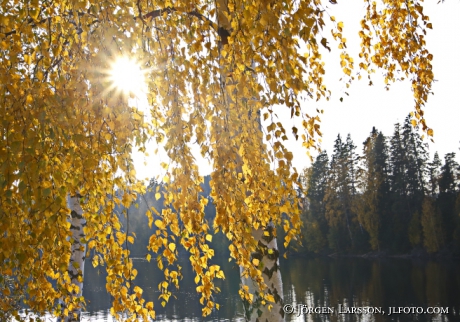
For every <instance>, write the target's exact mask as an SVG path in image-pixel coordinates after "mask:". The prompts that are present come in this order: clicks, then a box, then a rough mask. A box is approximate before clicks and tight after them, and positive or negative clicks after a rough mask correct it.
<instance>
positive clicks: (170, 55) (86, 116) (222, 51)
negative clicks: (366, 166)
mask: <svg viewBox="0 0 460 322" xmlns="http://www.w3.org/2000/svg"><path fill="white" fill-rule="evenodd" d="M330 2H332V3H335V2H336V1H330ZM327 3H329V2H327ZM365 8H366V14H365V16H364V17H363V19H362V21H361V26H362V28H361V31H360V33H359V34H360V37H361V39H362V44H361V53H360V55H359V56H360V57H359V58H360V62H359V64H358V66H359V70H360V71H361V72H363V71H364V72H368V73H369V74H372V73H373V72H374V69H375V68H380V69H382V70H383V74H384V78H385V81H386V83H388V86H390V85H389V84H391V83H392V82H394V81H395V80H396V79H397V78H398V77H399V76H403V77H405V78H408V79H409V80H410V83H411V86H410V88H408V90H412V92H413V94H414V121H415V123H416V124H419V125H420V126H421V128H422V129H423V131H425V132H426V133H427V134H428V135H429V136H431V135H432V134H433V131H432V130H431V129H430V128H428V126H427V125H426V122H425V119H424V117H423V115H424V114H423V106H424V104H425V103H426V101H427V99H428V94H429V93H430V91H431V85H432V82H433V73H432V67H431V60H432V55H431V54H430V53H429V51H428V50H427V48H426V43H425V39H424V36H425V33H426V29H427V28H428V29H429V28H431V24H430V23H429V22H428V17H427V16H426V15H425V14H424V13H423V6H422V5H421V2H420V1H411V2H407V1H401V0H381V1H377V2H372V3H371V2H369V1H365ZM326 10H327V8H326V6H325V2H323V1H320V0H311V1H261V2H252V1H227V0H218V1H203V0H196V1H183V0H175V1H169V0H168V1H156V2H152V1H147V0H139V1H130V0H127V1H124V2H122V3H119V2H112V1H106V0H103V1H95V0H87V1H70V2H65V1H42V0H32V1H27V2H25V1H4V2H2V4H1V6H0V77H1V82H0V83H1V84H2V85H1V86H0V97H1V103H0V115H2V118H1V122H0V123H1V128H0V131H1V136H2V140H1V141H0V164H1V166H0V189H1V193H0V219H1V220H0V230H1V231H3V232H4V233H3V234H1V236H0V262H1V263H2V265H0V276H13V275H14V276H15V278H16V281H17V285H16V286H17V289H18V290H22V291H23V292H27V293H28V297H27V301H26V304H27V305H28V306H29V307H30V308H31V310H32V311H34V312H38V313H43V312H45V311H51V312H54V313H55V314H57V315H59V314H61V312H60V310H59V308H58V307H56V301H57V300H58V299H62V300H63V301H64V303H65V305H66V308H65V310H67V311H65V312H64V314H67V315H69V314H71V313H72V312H74V311H75V310H74V309H76V308H77V309H79V308H80V307H81V306H82V305H83V304H84V299H82V298H81V297H80V296H75V295H76V294H78V292H79V291H80V288H79V286H78V283H77V282H76V281H75V280H74V279H72V276H71V275H72V274H70V273H69V271H68V267H69V262H70V259H71V254H72V251H74V250H75V248H73V247H75V245H74V246H72V245H73V244H72V241H74V240H75V239H74V238H73V237H72V236H73V233H72V229H71V226H72V224H71V222H70V221H69V207H68V206H67V204H66V198H67V196H68V195H69V194H70V195H71V196H72V195H74V194H75V193H76V191H78V193H79V194H81V195H82V196H87V200H88V201H87V202H85V203H84V204H81V205H80V206H81V207H82V211H83V219H84V220H85V221H86V227H85V228H84V229H83V232H84V238H83V239H80V242H81V245H82V246H83V244H86V247H87V251H90V252H91V254H94V257H93V258H92V262H93V264H94V265H98V264H100V263H101V262H103V263H104V264H105V267H106V269H107V273H108V277H107V290H108V291H109V292H110V293H111V294H112V296H113V298H114V301H113V308H112V311H111V312H112V313H113V314H114V315H115V314H117V313H118V312H128V314H129V316H130V319H132V320H135V319H137V318H143V319H147V317H148V316H150V317H154V316H155V313H154V309H153V303H152V302H146V301H145V300H144V299H143V297H142V289H141V288H139V287H138V286H135V285H133V283H135V277H136V275H137V271H136V269H135V268H134V267H133V265H132V262H131V261H130V259H129V251H128V250H127V249H126V248H124V247H123V245H124V243H125V241H126V240H128V241H129V242H131V241H132V240H133V236H126V235H125V234H123V233H121V231H120V229H121V225H120V222H119V220H118V218H117V216H116V215H115V214H114V212H113V209H114V207H115V205H116V204H122V205H123V206H125V207H127V206H129V205H130V203H131V202H132V201H133V200H135V198H136V193H144V192H145V188H144V187H143V185H142V184H141V183H139V182H137V181H136V179H135V171H134V170H133V169H134V167H133V165H132V160H131V152H132V150H133V149H140V150H141V151H145V145H144V143H145V142H146V140H147V139H149V138H150V139H153V140H155V141H156V142H158V143H161V142H164V147H165V149H166V151H167V154H168V157H169V159H170V162H169V164H163V166H164V168H165V172H166V175H165V176H164V178H162V179H163V182H164V188H165V191H164V192H161V193H162V194H163V196H162V197H163V198H164V200H165V206H166V208H165V209H164V210H163V211H162V212H161V213H159V212H157V211H155V209H151V210H149V211H147V213H146V215H147V217H148V218H149V221H150V224H151V225H153V224H154V225H155V226H157V227H158V230H157V231H158V232H157V233H156V234H154V235H153V236H151V238H150V244H149V249H150V250H151V251H152V252H154V253H157V254H158V255H160V256H159V257H158V258H160V260H158V266H159V267H160V268H161V269H163V270H164V275H165V281H164V282H163V283H162V284H161V291H162V294H161V300H162V301H164V302H167V300H168V299H169V297H170V296H171V290H170V288H171V286H172V285H177V284H178V281H179V277H180V276H179V274H180V273H179V270H178V269H175V268H174V264H175V262H176V259H177V254H178V253H177V247H178V246H179V245H182V246H183V247H185V248H186V249H187V250H188V251H189V252H190V255H191V256H190V262H191V265H192V267H193V270H194V272H195V273H196V277H195V281H196V283H197V291H198V292H199V293H200V294H201V303H202V305H203V315H208V314H209V313H210V312H211V311H212V310H213V309H215V308H218V304H217V303H214V302H213V300H212V298H213V297H212V294H213V293H215V292H217V291H218V289H217V288H216V287H215V285H214V283H213V280H214V279H215V278H223V277H224V273H223V272H222V271H221V270H220V268H219V267H218V266H217V265H213V264H212V263H211V259H212V257H213V251H212V250H211V249H210V248H209V245H208V243H209V240H210V239H211V238H212V232H213V231H218V230H221V231H222V232H224V233H225V235H226V236H227V237H228V239H229V240H230V241H231V246H230V254H231V257H232V258H233V259H234V260H235V262H236V263H237V264H238V265H239V266H240V267H241V268H242V274H243V276H244V278H248V279H250V280H251V281H253V283H255V284H254V285H255V286H256V287H255V290H256V292H257V299H256V298H255V297H254V294H253V293H251V292H250V291H249V289H248V288H245V287H242V289H241V292H240V294H241V296H242V298H243V299H244V300H246V301H248V302H249V303H253V302H254V301H255V300H260V303H261V305H262V306H261V307H263V309H264V310H265V308H266V309H270V308H271V307H273V308H274V307H275V305H276V304H277V303H279V298H278V297H277V296H276V294H274V293H273V291H271V290H270V285H267V282H266V280H265V279H264V277H263V271H264V267H263V265H261V263H263V261H262V262H261V261H256V260H255V259H256V258H254V256H253V254H254V253H257V251H260V249H261V248H260V247H259V246H258V243H257V237H256V236H255V235H254V234H253V230H252V228H254V229H255V230H256V231H259V229H261V230H262V231H269V230H270V227H271V225H272V224H273V225H275V226H278V225H281V224H282V225H283V227H284V229H285V231H286V232H287V234H286V237H285V241H284V242H285V243H286V245H287V244H289V242H290V241H291V240H292V239H294V238H296V236H297V235H298V233H299V229H300V223H301V221H300V216H299V213H300V211H299V209H298V205H299V200H297V194H296V189H297V184H296V182H297V177H298V174H297V172H296V170H295V169H294V168H293V167H292V158H293V154H292V152H291V151H289V150H288V149H287V148H286V146H285V145H284V141H285V140H286V139H287V136H286V131H287V130H290V131H292V132H293V133H294V134H295V136H296V137H298V138H299V139H301V140H302V141H303V144H304V146H305V148H306V149H312V148H318V140H317V138H318V136H320V135H321V132H320V126H319V122H320V115H319V114H320V111H316V112H315V111H311V110H308V111H306V110H305V107H307V108H308V106H305V107H304V106H302V102H303V101H304V100H305V99H309V98H312V99H321V98H326V99H327V98H328V97H329V92H328V90H327V87H326V84H324V82H323V75H324V73H325V70H324V63H323V62H322V59H321V51H322V50H330V46H331V45H332V39H334V40H335V41H336V45H338V46H339V48H340V53H339V54H340V56H339V57H338V59H337V60H338V61H339V62H340V64H341V66H342V68H343V72H344V75H345V78H346V81H347V82H352V81H353V80H354V79H355V78H360V75H358V72H359V71H357V70H355V69H354V60H353V59H352V57H350V56H349V55H348V53H347V51H346V39H345V38H344V37H343V34H342V31H343V29H344V25H343V23H342V22H340V21H336V19H335V18H334V17H332V16H329V15H327V11H326ZM326 18H327V19H329V20H331V24H332V26H333V27H332V34H331V36H328V35H327V32H326V31H325V30H323V27H324V26H325V19H326ZM301 47H303V48H305V50H304V51H303V52H301V51H300V50H299V49H300V48H301ZM118 57H124V58H125V59H129V60H131V61H133V62H137V64H138V65H139V66H141V69H142V74H143V77H144V78H145V82H146V96H147V99H148V102H149V105H150V109H151V110H150V113H151V119H152V122H151V124H150V123H148V122H146V119H145V116H144V114H143V113H142V112H141V111H139V110H138V109H136V108H134V107H132V106H130V105H129V104H128V101H127V98H128V96H129V95H133V93H132V92H131V93H127V92H125V94H129V95H119V94H120V93H117V91H116V88H115V87H114V86H113V84H112V82H111V78H110V70H111V68H112V64H113V62H114V61H115V60H116V59H117V58H118ZM397 70H399V71H400V72H397ZM369 76H370V75H369ZM307 105H308V104H307ZM277 113H280V114H282V113H287V114H288V115H290V116H291V117H292V118H294V119H299V120H300V121H301V123H302V124H303V129H298V128H296V127H292V128H291V129H286V128H285V127H284V126H283V124H282V123H280V122H276V121H275V120H273V121H272V122H269V124H268V126H266V127H265V128H264V129H263V131H264V132H263V133H264V136H265V140H267V141H270V140H273V146H272V148H271V149H267V147H266V146H265V145H264V143H263V141H262V140H261V137H260V130H259V126H258V124H259V122H258V118H259V114H260V117H262V118H263V119H264V120H267V119H268V120H272V117H273V116H274V115H275V114H277ZM192 142H196V143H197V144H198V145H199V146H200V149H201V153H202V154H203V156H205V157H207V158H209V160H210V161H211V164H212V166H213V172H212V174H211V176H212V181H211V183H210V185H211V194H212V197H213V200H214V203H215V206H216V220H215V222H214V223H213V225H212V228H211V223H208V222H206V220H205V219H204V206H205V205H206V202H207V200H206V199H204V198H202V197H200V195H199V192H200V189H201V188H200V182H201V181H202V177H201V176H200V175H199V173H198V168H197V165H196V164H195V162H194V158H193V155H192V152H191V143H192ZM116 190H120V191H123V193H122V194H117V193H116ZM156 193H157V194H160V196H159V197H161V193H160V192H159V191H157V192H156ZM108 196H111V198H108ZM283 214H286V216H287V219H286V221H284V219H283V218H282V215H283ZM179 223H182V225H179ZM251 227H252V228H251ZM264 234H265V233H264ZM273 237H274V236H273ZM83 248H84V247H83ZM79 249H80V250H81V247H80V246H79ZM74 253H75V252H74ZM267 253H268V252H267ZM161 258H164V259H166V262H167V266H164V265H163V261H162V260H161ZM53 280H54V281H56V285H57V286H56V287H54V286H53V285H52V283H51V281H53ZM133 281H134V282H133ZM78 282H79V283H80V281H78ZM133 286H134V287H133ZM131 289H132V290H133V294H130V293H131V292H130V291H129V290H131ZM278 295H279V294H278ZM279 296H280V295H279ZM0 301H2V303H1V304H2V305H3V306H8V302H7V301H3V300H0ZM264 305H265V306H264ZM6 309H9V308H8V307H6ZM277 319H282V317H280V316H279V315H278V317H277Z"/></svg>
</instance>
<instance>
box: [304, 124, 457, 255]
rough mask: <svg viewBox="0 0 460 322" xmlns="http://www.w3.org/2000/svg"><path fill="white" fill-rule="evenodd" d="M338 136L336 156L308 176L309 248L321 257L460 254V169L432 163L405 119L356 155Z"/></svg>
mask: <svg viewBox="0 0 460 322" xmlns="http://www.w3.org/2000/svg"><path fill="white" fill-rule="evenodd" d="M356 149H357V147H356V146H355V145H354V143H353V141H352V139H351V137H350V135H348V136H347V138H346V140H343V139H342V138H341V137H340V135H338V137H337V139H336V140H335V145H334V151H333V154H332V155H331V156H330V157H329V156H328V154H327V153H326V152H322V153H321V154H319V155H318V157H317V158H316V160H315V162H314V163H313V165H312V166H311V167H310V168H308V169H307V170H305V175H304V177H303V180H305V182H304V183H305V185H306V186H307V191H306V196H307V204H308V206H307V207H305V209H304V213H303V216H304V223H305V227H304V232H303V235H304V243H305V246H306V248H307V249H308V251H310V252H315V253H324V252H338V253H363V252H368V251H386V252H390V253H399V254H402V253H408V252H411V251H414V250H422V249H424V250H425V251H427V252H428V253H435V252H440V251H445V252H450V253H456V254H459V253H460V189H459V188H460V185H459V183H460V180H459V179H460V176H459V175H460V168H459V165H458V163H457V162H456V161H455V153H448V154H446V155H445V156H444V161H443V162H442V161H441V159H440V157H439V156H438V154H437V153H436V154H435V155H434V158H433V160H430V158H429V154H428V146H427V144H426V143H424V142H423V141H422V138H421V137H420V135H419V134H418V132H417V131H416V130H415V129H414V127H413V126H412V124H411V121H410V118H409V117H407V118H406V120H405V122H404V124H403V126H401V125H400V124H399V123H397V124H395V127H394V133H393V135H392V136H391V137H385V136H384V135H383V134H382V132H379V131H378V130H377V129H375V128H373V129H372V131H371V133H370V135H369V137H368V138H367V139H366V140H365V142H364V143H363V149H362V153H361V154H358V153H357V152H356Z"/></svg>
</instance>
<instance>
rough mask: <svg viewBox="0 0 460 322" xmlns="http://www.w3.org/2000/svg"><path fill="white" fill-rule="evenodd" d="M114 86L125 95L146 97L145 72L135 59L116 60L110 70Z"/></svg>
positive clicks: (123, 58) (123, 57)
mask: <svg viewBox="0 0 460 322" xmlns="http://www.w3.org/2000/svg"><path fill="white" fill-rule="evenodd" d="M109 77H110V80H111V82H112V86H113V87H114V88H115V89H117V90H119V91H120V92H122V93H123V94H125V95H134V96H136V97H140V96H142V94H144V95H145V89H146V85H145V70H142V68H141V66H140V64H139V63H138V62H136V61H135V60H133V59H130V58H128V57H125V56H122V57H119V58H118V59H116V60H115V61H114V62H113V63H112V64H111V68H110V70H109Z"/></svg>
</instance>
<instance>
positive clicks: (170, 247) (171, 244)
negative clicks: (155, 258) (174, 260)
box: [168, 243, 176, 252]
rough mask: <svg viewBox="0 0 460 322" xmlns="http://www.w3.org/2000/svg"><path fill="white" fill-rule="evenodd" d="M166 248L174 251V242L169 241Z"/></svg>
mask: <svg viewBox="0 0 460 322" xmlns="http://www.w3.org/2000/svg"><path fill="white" fill-rule="evenodd" d="M168 248H169V250H170V251H172V252H174V251H175V250H176V244H174V243H169V245H168Z"/></svg>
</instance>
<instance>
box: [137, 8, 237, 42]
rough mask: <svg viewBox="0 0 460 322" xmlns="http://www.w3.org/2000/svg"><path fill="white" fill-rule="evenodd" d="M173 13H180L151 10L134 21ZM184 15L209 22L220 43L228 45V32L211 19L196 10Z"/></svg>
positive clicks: (173, 9)
mask: <svg viewBox="0 0 460 322" xmlns="http://www.w3.org/2000/svg"><path fill="white" fill-rule="evenodd" d="M173 12H181V11H179V10H177V8H174V7H168V8H164V9H157V10H153V11H150V12H149V13H146V14H145V15H142V16H141V15H139V16H137V17H135V19H138V18H140V19H148V18H150V19H155V18H158V17H160V16H162V15H163V14H164V13H166V14H171V13H173ZM184 13H185V14H187V15H189V16H194V17H196V18H198V19H199V20H201V21H207V22H209V25H210V26H211V27H212V29H214V31H216V32H217V34H218V35H219V36H220V39H221V41H222V44H228V37H229V36H230V31H229V30H227V29H225V28H223V27H218V25H217V24H216V23H215V22H214V21H212V20H211V19H209V18H208V17H205V16H204V15H202V14H201V13H199V12H198V11H196V10H193V11H188V12H184Z"/></svg>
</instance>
